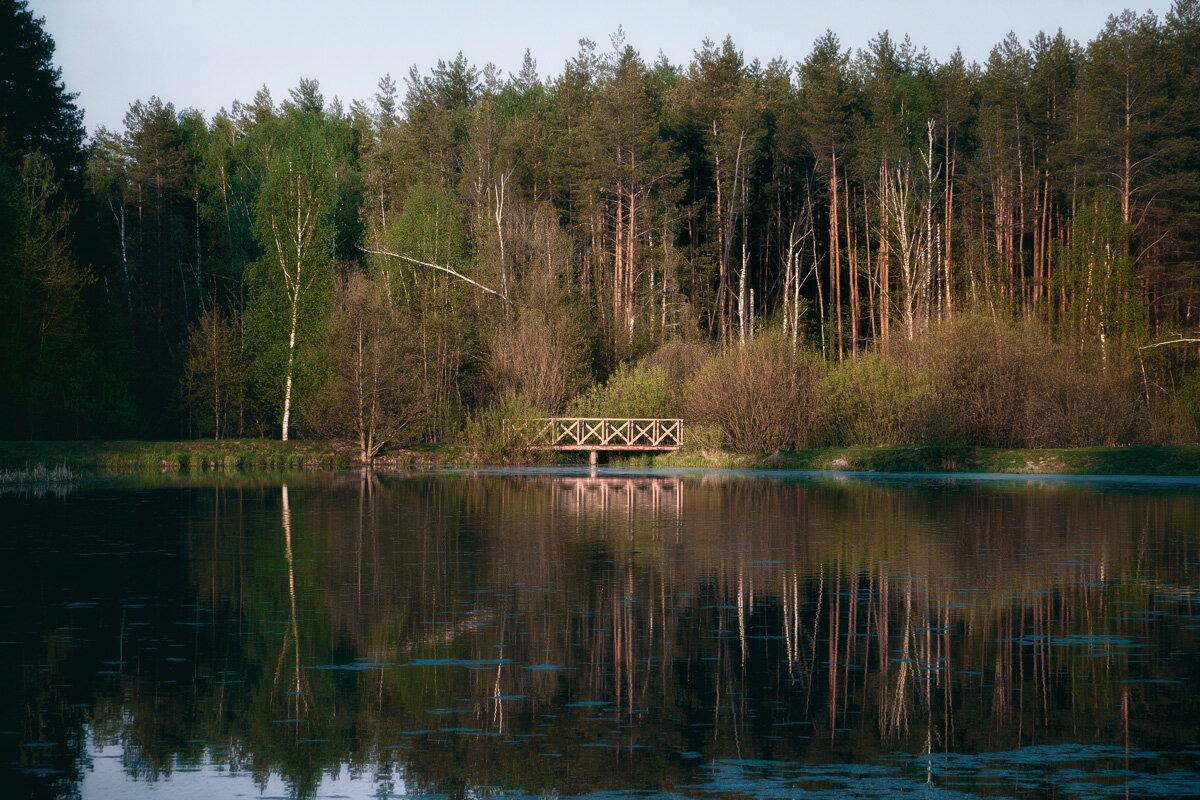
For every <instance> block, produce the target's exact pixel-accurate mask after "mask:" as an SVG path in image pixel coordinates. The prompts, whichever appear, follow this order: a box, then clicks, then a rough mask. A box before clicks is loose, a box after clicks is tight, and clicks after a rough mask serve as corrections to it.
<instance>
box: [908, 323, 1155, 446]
mask: <svg viewBox="0 0 1200 800" xmlns="http://www.w3.org/2000/svg"><path fill="white" fill-rule="evenodd" d="M900 358H901V360H902V363H904V364H906V365H907V368H909V369H915V370H916V371H918V372H920V373H921V374H922V375H924V376H925V377H927V378H928V380H929V382H930V383H931V385H932V386H933V390H934V392H935V393H936V396H937V407H936V414H935V415H934V416H933V417H932V418H931V419H934V420H936V422H934V423H933V424H931V426H930V427H929V428H927V430H926V432H925V439H926V440H927V441H939V440H951V441H957V442H961V443H963V444H974V445H981V446H985V447H1073V446H1083V445H1094V444H1109V445H1113V444H1124V443H1127V442H1130V441H1133V440H1135V439H1136V438H1137V437H1138V435H1139V432H1140V431H1141V430H1142V428H1143V426H1142V425H1141V424H1140V423H1141V420H1142V416H1141V409H1142V408H1143V406H1142V405H1141V403H1140V402H1139V394H1138V390H1137V381H1136V378H1135V374H1134V370H1133V368H1132V365H1131V362H1130V361H1129V359H1128V358H1127V357H1125V356H1124V355H1122V354H1121V353H1120V352H1118V351H1117V350H1116V349H1115V348H1112V347H1110V348H1109V351H1108V353H1107V354H1105V355H1103V356H1102V355H1101V353H1100V351H1099V348H1098V345H1096V344H1094V343H1071V342H1056V341H1054V340H1053V339H1052V337H1051V336H1050V333H1049V329H1048V328H1047V327H1046V326H1045V325H1042V324H1038V323H1031V324H1026V325H1018V324H1014V323H1010V322H1006V321H997V320H992V319H989V318H986V317H962V318H959V319H957V320H955V321H954V322H953V323H946V324H943V325H941V326H938V327H936V328H934V329H933V330H932V331H931V332H930V333H929V335H928V337H927V338H926V339H925V340H924V341H923V342H921V343H920V344H919V345H918V346H910V347H909V348H907V349H903V348H902V349H901V353H900Z"/></svg>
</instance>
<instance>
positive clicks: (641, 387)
mask: <svg viewBox="0 0 1200 800" xmlns="http://www.w3.org/2000/svg"><path fill="white" fill-rule="evenodd" d="M674 399H675V392H674V391H673V390H672V386H671V382H670V377H669V375H668V374H667V371H666V370H665V369H663V368H662V367H655V366H642V365H638V366H636V367H631V366H629V365H628V364H622V365H621V366H619V367H618V368H617V371H616V372H614V373H613V374H612V375H610V376H609V378H608V380H607V381H605V382H604V383H597V384H594V385H593V386H591V387H590V388H589V389H587V390H586V391H584V392H583V393H582V394H580V395H579V396H577V397H576V398H575V399H574V400H572V401H571V405H570V407H569V408H568V409H567V416H572V417H621V418H624V417H631V418H641V419H654V418H663V417H667V418H669V417H673V416H674V414H675V413H676V412H677V409H676V408H674V407H673V402H672V401H673V400H674Z"/></svg>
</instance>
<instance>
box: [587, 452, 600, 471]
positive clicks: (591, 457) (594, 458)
mask: <svg viewBox="0 0 1200 800" xmlns="http://www.w3.org/2000/svg"><path fill="white" fill-rule="evenodd" d="M599 456H600V451H598V450H589V451H588V463H589V464H591V465H592V466H593V467H594V466H596V461H597V459H598V458H599Z"/></svg>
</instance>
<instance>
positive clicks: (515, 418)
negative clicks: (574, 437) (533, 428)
mask: <svg viewBox="0 0 1200 800" xmlns="http://www.w3.org/2000/svg"><path fill="white" fill-rule="evenodd" d="M546 416H549V414H548V413H547V412H546V409H545V408H542V407H538V406H535V405H532V404H530V403H529V402H528V401H527V400H526V399H525V398H523V397H520V396H518V395H514V394H508V395H504V396H502V397H501V398H500V399H499V400H498V401H496V402H495V403H492V404H491V405H489V406H487V407H485V408H482V409H480V410H478V411H477V412H476V413H475V414H472V415H471V416H469V417H468V418H467V421H466V424H465V425H464V426H463V429H462V434H461V436H462V444H463V446H465V447H467V448H469V449H470V450H473V451H474V452H475V454H476V455H477V456H478V457H480V458H481V459H482V460H484V461H489V462H495V463H511V462H514V461H516V462H528V461H535V460H537V459H538V458H539V457H543V456H544V455H545V454H544V453H543V452H542V451H538V450H530V449H529V448H528V444H529V436H528V433H527V432H526V430H525V429H524V428H523V427H522V425H521V422H522V421H523V420H530V419H538V418H541V417H546Z"/></svg>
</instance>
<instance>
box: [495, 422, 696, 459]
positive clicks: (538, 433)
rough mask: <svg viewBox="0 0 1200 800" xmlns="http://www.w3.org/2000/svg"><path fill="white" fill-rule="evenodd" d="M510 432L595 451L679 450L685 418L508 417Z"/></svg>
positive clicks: (547, 446)
mask: <svg viewBox="0 0 1200 800" xmlns="http://www.w3.org/2000/svg"><path fill="white" fill-rule="evenodd" d="M508 425H509V428H510V431H511V434H512V435H513V436H514V437H515V438H517V439H519V440H524V441H526V442H528V444H527V445H526V446H527V447H530V448H535V449H541V450H557V451H560V452H585V453H591V454H592V456H593V458H595V454H596V453H598V452H600V453H611V452H665V451H671V450H678V449H679V447H680V444H681V442H682V440H683V421H682V420H678V419H610V418H606V417H543V418H540V419H521V420H509V421H508Z"/></svg>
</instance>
